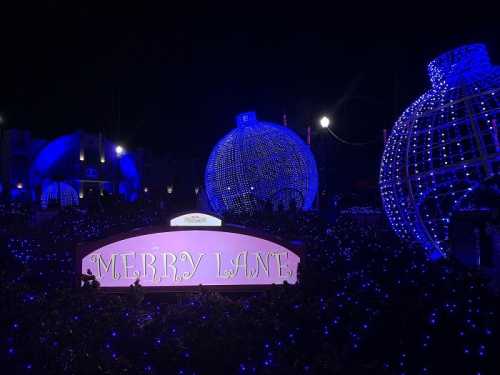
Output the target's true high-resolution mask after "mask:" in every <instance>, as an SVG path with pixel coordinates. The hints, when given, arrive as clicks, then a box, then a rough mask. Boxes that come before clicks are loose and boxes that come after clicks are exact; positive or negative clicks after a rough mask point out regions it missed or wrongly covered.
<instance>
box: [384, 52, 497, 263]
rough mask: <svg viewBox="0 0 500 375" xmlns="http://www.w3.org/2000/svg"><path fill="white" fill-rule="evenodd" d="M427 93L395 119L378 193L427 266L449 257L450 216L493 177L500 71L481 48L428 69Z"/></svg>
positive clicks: (446, 56) (434, 63)
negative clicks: (419, 249) (423, 252)
mask: <svg viewBox="0 0 500 375" xmlns="http://www.w3.org/2000/svg"><path fill="white" fill-rule="evenodd" d="M428 71H429V76H430V81H431V83H432V88H431V89H430V90H429V91H427V92H426V93H424V94H423V95H422V96H421V97H420V98H418V99H417V100H416V101H415V102H414V103H413V104H411V105H410V107H409V108H408V109H407V110H406V111H404V112H403V114H402V115H401V117H400V118H399V119H398V121H397V122H396V124H395V125H394V128H393V130H392V133H391V135H390V137H389V139H388V142H387V144H386V146H385V150H384V155H383V158H382V165H381V171H380V190H381V194H382V200H383V204H384V208H385V211H386V213H387V216H388V218H389V221H390V223H391V225H392V227H393V229H394V231H395V232H396V233H397V234H398V235H399V236H400V237H402V238H404V239H407V240H411V241H416V242H418V243H420V244H421V245H422V246H423V247H424V248H425V249H426V250H427V252H428V254H429V256H430V258H431V259H438V258H441V257H443V256H447V255H448V253H449V244H448V229H449V223H450V220H451V218H452V215H453V213H454V212H456V211H457V210H458V209H460V208H464V207H465V206H466V205H467V204H468V198H470V197H471V195H472V194H473V192H474V191H475V190H476V189H478V188H479V187H480V186H482V185H484V183H485V181H486V180H488V179H492V178H494V177H495V176H497V177H498V175H500V144H499V136H498V128H497V121H498V114H499V109H500V99H499V97H498V91H499V90H500V68H499V67H497V66H494V65H492V64H491V63H490V61H489V58H488V53H487V51H486V47H485V46H484V45H482V44H474V45H466V46H463V47H460V48H457V49H455V50H452V51H449V52H446V53H444V54H442V55H440V56H439V57H437V58H436V59H435V60H433V61H432V62H431V63H430V64H429V65H428Z"/></svg>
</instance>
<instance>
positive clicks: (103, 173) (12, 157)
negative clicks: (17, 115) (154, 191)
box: [1, 129, 142, 207]
mask: <svg viewBox="0 0 500 375" xmlns="http://www.w3.org/2000/svg"><path fill="white" fill-rule="evenodd" d="M115 146H116V145H114V144H113V143H111V142H110V141H108V140H107V139H105V138H104V137H103V136H102V135H100V134H89V133H85V132H82V131H77V132H74V133H71V134H67V135H63V136H60V137H58V138H56V139H54V140H52V141H50V142H47V141H44V140H39V139H35V138H32V137H31V133H30V132H29V131H26V130H18V129H10V130H7V131H6V132H5V134H4V136H3V138H2V165H1V166H2V168H1V170H2V176H1V177H2V186H3V187H4V190H5V191H4V196H6V197H7V199H10V200H22V201H25V202H28V201H32V202H38V203H40V205H41V206H42V207H47V205H48V203H49V201H54V200H56V201H57V202H58V204H60V205H62V206H69V205H77V204H78V203H79V201H80V200H82V199H84V198H85V197H87V196H90V195H105V194H120V195H121V196H122V197H123V198H124V199H126V200H128V201H134V200H136V199H137V197H138V195H139V193H140V191H141V170H142V153H141V152H135V153H132V152H130V151H127V152H124V153H123V154H117V153H116V150H115ZM75 197H76V199H75Z"/></svg>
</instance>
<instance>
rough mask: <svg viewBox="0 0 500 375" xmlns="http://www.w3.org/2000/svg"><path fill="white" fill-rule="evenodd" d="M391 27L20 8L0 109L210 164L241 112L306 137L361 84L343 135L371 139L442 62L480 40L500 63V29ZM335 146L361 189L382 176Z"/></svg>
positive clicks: (54, 129) (366, 158)
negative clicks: (311, 124)
mask: <svg viewBox="0 0 500 375" xmlns="http://www.w3.org/2000/svg"><path fill="white" fill-rule="evenodd" d="M245 4H246V3H245ZM344 16H345V17H344ZM386 16H387V17H385V18H381V17H379V16H375V15H373V17H370V15H369V16H368V18H366V15H365V17H364V18H363V19H361V18H359V17H358V16H357V15H356V13H345V14H339V15H337V16H336V20H335V22H332V23H331V25H330V24H327V26H328V27H326V28H323V30H317V31H296V30H303V29H307V28H308V25H307V24H308V23H310V22H305V21H304V22H301V20H300V17H298V18H297V16H296V15H295V17H294V18H293V20H290V22H287V23H286V24H283V23H282V22H281V21H282V20H283V19H284V20H287V18H288V16H287V15H286V14H284V13H283V12H278V14H277V16H275V17H274V18H273V17H271V16H270V17H269V18H268V19H267V22H265V24H263V23H260V22H259V21H258V20H256V19H255V20H254V22H252V23H251V25H250V24H248V23H247V22H245V25H244V26H245V28H244V27H242V25H239V27H238V25H234V23H235V22H234V21H235V19H236V20H238V14H236V15H224V14H219V17H215V16H212V15H208V14H203V12H201V15H197V16H196V17H195V16H192V15H189V14H186V13H183V14H182V15H180V14H177V13H176V12H175V11H172V10H167V9H163V8H150V9H143V8H141V9H137V8H136V7H135V6H130V7H124V6H123V5H115V6H108V7H104V6H103V5H101V6H100V7H96V8H91V7H84V6H76V7H73V8H72V7H70V6H68V5H66V6H64V7H63V6H61V5H59V3H56V2H49V3H48V4H47V5H42V6H40V5H39V6H36V7H32V6H30V5H26V7H25V8H23V4H21V9H16V10H15V11H13V12H12V13H10V12H9V13H6V12H4V13H2V33H1V35H2V36H1V39H0V41H1V44H0V48H1V49H2V51H1V56H2V57H1V59H0V68H1V70H0V111H1V112H2V113H3V115H4V117H5V118H6V119H7V124H8V126H9V127H18V128H27V129H31V130H32V131H33V132H34V133H35V134H36V135H37V136H40V137H44V138H51V137H54V136H57V135H60V134H63V133H68V132H70V131H73V130H75V129H86V130H89V131H97V130H103V131H104V132H105V133H106V134H107V135H108V136H109V137H110V138H111V139H114V140H119V141H121V142H124V143H125V144H126V145H128V147H134V146H142V147H145V148H148V149H151V150H153V151H154V153H155V154H157V155H159V154H165V153H169V154H173V155H179V157H184V158H186V157H191V156H193V157H197V158H201V159H206V157H207V156H208V153H209V152H210V149H211V147H212V146H213V144H214V143H215V142H216V141H217V140H218V139H219V138H220V137H221V136H222V135H223V134H225V133H226V132H227V131H228V130H230V129H231V128H232V127H233V126H234V121H233V118H234V115H235V114H236V113H238V112H240V111H246V110H256V111H257V112H258V116H259V117H260V118H262V119H267V120H271V121H275V122H280V121H281V118H282V114H283V112H284V111H285V112H286V113H287V115H288V119H289V123H290V126H291V127H293V128H294V129H296V130H297V131H298V132H299V133H304V128H305V123H306V122H308V121H313V120H314V119H315V118H317V116H318V115H319V114H321V113H327V112H329V111H331V109H332V108H333V107H334V105H335V103H336V102H337V101H338V100H339V98H340V97H341V96H342V95H343V93H344V92H345V90H346V89H347V88H348V87H349V86H350V85H351V84H352V82H353V81H355V80H357V82H358V84H357V86H356V89H355V94H354V95H355V98H354V99H352V100H351V101H349V102H348V103H347V104H346V105H345V106H343V108H342V114H339V116H340V117H339V118H338V120H337V121H336V124H335V126H336V131H338V132H339V133H340V134H342V135H343V136H344V137H346V138H350V139H353V140H364V139H371V138H373V137H376V136H379V135H380V134H381V131H382V129H383V128H390V127H391V125H392V123H393V121H394V119H395V118H396V116H397V115H398V114H399V113H400V112H401V111H402V110H403V109H404V108H405V107H406V106H407V105H408V104H409V103H410V102H411V100H412V99H413V98H416V97H417V96H418V95H420V94H421V93H422V92H423V91H424V90H425V89H426V88H427V87H428V81H427V77H426V64H427V63H428V62H429V60H431V59H432V58H433V57H434V56H435V55H437V54H438V53H440V52H443V51H445V50H448V49H451V48H453V47H456V46H459V45H461V44H465V43H470V42H484V43H486V44H487V47H488V49H489V52H490V56H491V58H492V60H493V61H494V62H495V63H497V64H500V43H499V42H500V31H499V27H498V26H497V24H498V21H484V22H483V21H482V20H480V19H479V20H478V19H475V21H474V22H463V21H462V20H463V19H462V18H460V19H457V18H453V19H451V20H448V22H446V23H445V24H441V25H440V27H437V28H433V27H431V26H432V23H433V22H435V21H433V20H430V19H428V20H427V19H422V18H420V19H419V22H417V23H409V24H405V22H398V23H393V22H392V21H391V17H393V16H392V15H386ZM408 17H409V16H408ZM450 17H451V16H450ZM305 18H307V17H305ZM307 19H308V20H309V21H311V19H310V18H307ZM365 19H366V20H365ZM228 20H232V22H229V21H228ZM313 21H314V20H313ZM403 21H404V19H403ZM236 23H238V22H236ZM317 23H318V24H320V25H324V23H323V22H317ZM233 25H234V26H235V28H236V29H240V30H241V29H246V30H248V31H229V29H232V26H233ZM247 25H248V26H252V27H249V28H246V26H247ZM118 98H119V102H120V106H119V107H120V111H119V113H120V124H119V125H118V120H117V117H118V111H117V105H116V104H117V102H118ZM113 101H114V104H113ZM323 141H325V140H324V139H323ZM325 142H330V141H325ZM329 147H331V149H332V155H335V156H334V158H335V160H336V161H337V163H340V162H343V163H344V164H345V162H346V160H350V161H352V163H354V164H355V166H357V168H360V171H361V172H360V176H357V177H361V178H364V177H368V178H373V177H374V176H376V164H377V163H378V160H379V158H380V149H381V147H379V146H374V147H369V148H367V149H361V150H360V149H354V150H353V149H350V148H348V147H345V146H340V145H338V144H335V143H334V142H333V141H331V143H330V145H329ZM351 167H352V166H348V168H347V169H351ZM347 169H345V170H347ZM340 170H342V169H340ZM363 170H364V172H363Z"/></svg>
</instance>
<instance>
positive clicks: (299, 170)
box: [205, 112, 318, 214]
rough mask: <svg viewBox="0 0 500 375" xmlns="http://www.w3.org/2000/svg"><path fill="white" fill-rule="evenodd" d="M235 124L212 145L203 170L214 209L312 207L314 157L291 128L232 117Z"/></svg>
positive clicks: (249, 115)
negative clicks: (268, 205)
mask: <svg viewBox="0 0 500 375" xmlns="http://www.w3.org/2000/svg"><path fill="white" fill-rule="evenodd" d="M236 125H237V126H236V128H235V129H233V130H232V131H231V132H229V133H228V134H227V135H226V136H225V137H224V138H222V139H221V141H220V142H219V143H218V144H217V145H216V146H215V147H214V149H213V151H212V153H211V154H210V157H209V159H208V163H207V167H206V170H205V187H206V192H207V195H208V199H209V201H210V204H211V206H212V208H213V209H214V211H216V212H217V213H220V214H222V213H225V212H234V213H253V212H255V211H257V210H259V209H262V208H263V207H264V206H265V205H266V204H271V205H272V206H273V207H274V208H275V209H276V208H278V206H280V205H282V206H283V207H284V208H287V207H289V206H290V205H291V204H292V205H293V204H295V205H296V206H297V208H298V209H304V210H308V209H310V208H311V206H312V204H313V201H314V198H315V196H316V192H317V190H318V171H317V168H316V161H315V160H314V156H313V154H312V152H311V150H310V148H309V146H307V145H306V144H305V143H304V142H303V141H302V139H300V138H299V136H298V135H297V134H296V133H295V132H293V131H292V130H290V129H288V128H286V127H284V126H281V125H276V124H273V123H269V122H262V121H257V117H256V114H255V113H254V112H247V113H242V114H240V115H238V116H237V117H236Z"/></svg>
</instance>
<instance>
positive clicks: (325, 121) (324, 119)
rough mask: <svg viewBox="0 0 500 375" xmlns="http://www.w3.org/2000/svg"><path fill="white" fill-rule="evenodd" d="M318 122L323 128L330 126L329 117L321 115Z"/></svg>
mask: <svg viewBox="0 0 500 375" xmlns="http://www.w3.org/2000/svg"><path fill="white" fill-rule="evenodd" d="M319 124H320V125H321V127H322V128H323V129H326V128H328V127H329V126H330V119H329V118H328V117H326V116H323V117H321V119H320V120H319Z"/></svg>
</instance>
